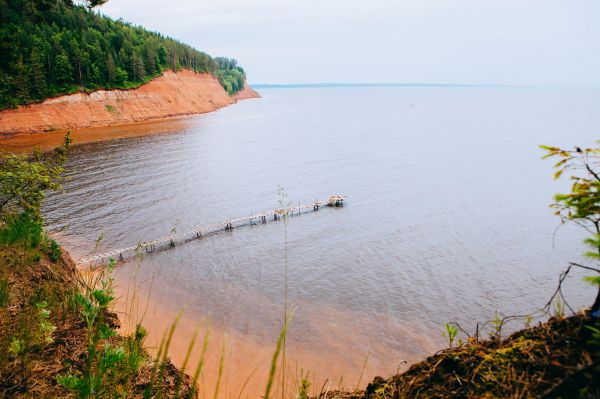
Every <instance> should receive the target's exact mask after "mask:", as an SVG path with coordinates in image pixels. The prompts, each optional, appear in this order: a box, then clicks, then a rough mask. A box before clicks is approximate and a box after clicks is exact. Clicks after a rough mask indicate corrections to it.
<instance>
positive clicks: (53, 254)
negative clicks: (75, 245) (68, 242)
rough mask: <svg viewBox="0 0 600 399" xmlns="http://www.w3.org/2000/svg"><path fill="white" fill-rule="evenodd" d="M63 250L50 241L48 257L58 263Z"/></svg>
mask: <svg viewBox="0 0 600 399" xmlns="http://www.w3.org/2000/svg"><path fill="white" fill-rule="evenodd" d="M61 253H62V250H61V249H60V245H58V243H57V242H56V241H54V240H50V248H49V249H48V256H49V257H50V259H51V260H52V262H57V261H58V260H59V259H60V254H61Z"/></svg>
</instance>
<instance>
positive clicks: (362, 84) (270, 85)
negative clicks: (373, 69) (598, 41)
mask: <svg viewBox="0 0 600 399" xmlns="http://www.w3.org/2000/svg"><path fill="white" fill-rule="evenodd" d="M250 86H251V87H253V88H257V89H294V88H321V87H331V88H336V87H341V88H343V87H536V86H531V85H507V84H495V83H399V82H377V83H367V82H354V83H348V82H345V83H333V82H320V83H250Z"/></svg>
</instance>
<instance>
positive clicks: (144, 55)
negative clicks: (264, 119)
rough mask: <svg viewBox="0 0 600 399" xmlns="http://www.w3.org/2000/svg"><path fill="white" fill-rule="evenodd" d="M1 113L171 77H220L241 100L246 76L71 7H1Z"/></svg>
mask: <svg viewBox="0 0 600 399" xmlns="http://www.w3.org/2000/svg"><path fill="white" fill-rule="evenodd" d="M0 21H2V24H1V25H0V54H2V56H1V57H0V109H5V108H9V107H15V106H17V105H19V104H27V103H30V102H36V101H40V100H43V99H45V98H48V97H53V96H56V95H60V94H68V93H72V92H75V91H78V90H82V89H83V90H96V89H99V88H107V89H110V88H132V87H137V86H139V85H141V84H143V83H145V82H147V81H148V80H150V79H152V78H153V77H156V76H157V75H159V74H160V73H161V72H162V71H164V70H165V69H173V70H178V69H181V68H186V69H190V70H194V71H197V72H206V73H211V74H213V75H214V76H216V77H217V78H218V79H219V81H220V82H221V85H222V86H223V87H224V88H225V90H226V91H227V92H228V93H229V94H230V95H233V94H235V93H236V92H238V91H239V90H241V89H242V88H243V83H244V79H245V73H244V70H243V69H242V68H241V67H239V66H238V65H237V62H236V61H235V60H232V59H227V58H212V57H210V56H209V55H208V54H205V53H203V52H201V51H198V50H196V49H194V48H193V47H191V46H189V45H186V44H183V43H180V42H178V41H177V40H174V39H171V38H168V37H164V36H162V35H161V34H159V33H155V32H150V31H148V30H146V29H144V28H142V27H139V26H133V25H131V24H129V23H126V22H123V21H121V20H118V21H115V20H112V19H110V18H108V17H105V16H102V15H99V14H97V13H95V12H94V11H92V10H90V9H88V8H86V7H83V6H81V5H76V4H73V3H72V2H71V1H70V0H0Z"/></svg>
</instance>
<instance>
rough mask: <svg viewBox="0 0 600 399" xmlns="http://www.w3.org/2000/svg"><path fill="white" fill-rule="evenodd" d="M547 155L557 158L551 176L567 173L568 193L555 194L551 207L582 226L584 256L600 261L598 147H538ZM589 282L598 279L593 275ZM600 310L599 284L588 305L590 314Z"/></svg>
mask: <svg viewBox="0 0 600 399" xmlns="http://www.w3.org/2000/svg"><path fill="white" fill-rule="evenodd" d="M540 147H541V148H542V149H543V150H544V151H546V155H544V157H543V158H544V159H546V158H554V159H557V162H556V163H555V164H554V168H555V169H556V172H555V173H554V178H555V179H559V178H560V177H561V176H562V175H563V174H564V173H565V172H566V173H569V174H570V180H571V181H572V184H571V192H570V193H567V194H556V195H555V196H554V203H553V204H552V205H551V207H552V208H553V209H554V213H555V215H557V216H559V217H560V219H561V222H562V223H566V222H572V223H575V224H576V225H578V226H580V227H582V228H583V229H585V230H586V231H587V232H588V233H589V234H590V237H588V238H586V239H585V240H584V242H585V244H586V245H587V246H589V247H590V248H591V250H590V251H588V252H586V256H588V257H590V258H592V259H594V260H596V261H598V260H600V174H599V172H598V171H597V167H598V164H599V163H600V148H584V149H582V148H579V147H575V149H574V150H564V149H561V148H558V147H549V146H540ZM590 281H592V282H594V281H597V279H596V278H592V279H591V280H590ZM599 311H600V285H599V286H598V294H597V296H596V300H595V301H594V304H593V305H592V308H591V314H592V316H593V317H598V316H599Z"/></svg>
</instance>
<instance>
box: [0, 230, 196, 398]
mask: <svg viewBox="0 0 600 399" xmlns="http://www.w3.org/2000/svg"><path fill="white" fill-rule="evenodd" d="M35 244H36V245H33V246H32V245H30V244H29V243H28V244H27V245H24V244H23V243H22V242H20V243H14V244H6V243H4V244H2V245H0V397H10V398H12V397H14V398H20V397H27V398H58V397H61V398H62V397H77V396H79V397H94V398H143V397H146V398H149V397H159V396H162V397H182V398H184V397H185V398H187V397H189V396H194V395H190V390H191V381H190V379H189V377H187V376H186V375H184V374H183V373H181V372H180V371H179V370H178V369H177V368H175V366H173V364H172V363H171V362H170V361H169V360H168V359H167V357H166V356H164V358H163V359H162V360H161V361H160V362H159V364H158V367H160V379H156V378H153V375H154V374H156V372H155V370H156V368H157V362H156V361H155V360H153V359H151V358H150V356H149V355H148V354H147V352H146V351H145V350H144V348H143V339H144V337H145V332H144V331H143V329H141V328H139V329H136V331H135V332H134V333H133V334H132V335H131V336H127V337H122V336H119V335H117V334H115V333H112V332H114V331H115V330H116V329H117V328H119V320H118V318H117V316H116V315H115V314H114V313H111V312H110V311H108V310H106V311H100V312H97V316H96V321H95V322H96V324H95V325H96V326H98V327H97V328H96V330H97V334H91V329H90V326H89V320H86V317H87V316H86V315H87V314H86V312H85V309H83V307H84V306H83V305H82V302H81V300H80V298H86V297H87V294H88V293H89V292H91V291H89V288H90V287H85V286H84V284H85V283H84V282H83V281H82V280H81V279H80V276H79V273H78V271H77V269H76V268H75V265H74V263H73V262H72V261H71V260H70V258H69V257H68V256H66V255H65V254H63V253H61V251H60V250H59V249H57V246H56V245H55V244H54V245H52V241H48V244H47V245H45V244H44V243H43V242H40V243H35ZM98 289H99V287H96V288H95V291H93V294H92V295H96V296H99V294H98V292H97V291H98ZM86 290H87V291H89V292H88V293H86ZM88 310H89V309H88ZM98 320H102V322H101V323H99V322H98ZM96 330H94V331H96ZM90 344H92V346H90ZM90 353H93V356H92V355H90ZM90 359H91V360H90ZM87 387H91V388H92V389H88V390H87V391H86V389H87Z"/></svg>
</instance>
